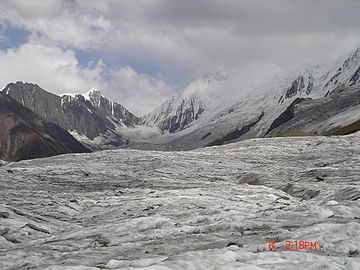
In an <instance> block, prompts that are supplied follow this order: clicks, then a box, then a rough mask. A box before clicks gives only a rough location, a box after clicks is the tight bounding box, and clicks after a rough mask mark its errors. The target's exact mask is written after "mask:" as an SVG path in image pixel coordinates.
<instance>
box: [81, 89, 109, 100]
mask: <svg viewBox="0 0 360 270" xmlns="http://www.w3.org/2000/svg"><path fill="white" fill-rule="evenodd" d="M82 96H83V97H84V98H85V99H87V100H90V99H91V98H99V97H104V96H103V95H102V94H101V92H100V91H99V90H97V89H96V88H92V89H90V90H89V91H87V92H86V93H84V94H82Z"/></svg>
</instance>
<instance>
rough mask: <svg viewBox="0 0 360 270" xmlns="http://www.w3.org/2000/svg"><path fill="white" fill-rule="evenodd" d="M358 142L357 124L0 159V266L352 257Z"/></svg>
mask: <svg viewBox="0 0 360 270" xmlns="http://www.w3.org/2000/svg"><path fill="white" fill-rule="evenodd" d="M359 142H360V133H359V132H358V133H355V134H352V135H347V136H343V137H340V136H331V137H323V136H316V137H301V138H300V137H299V138H266V139H250V140H244V141H241V142H237V143H232V144H228V145H225V146H215V147H208V148H202V149H197V150H191V151H173V152H162V151H143V150H128V149H118V150H105V151H99V152H94V153H89V154H68V155H60V156H55V157H51V158H42V159H34V160H27V161H20V162H16V163H1V165H0V166H1V167H0V269H3V270H10V269H46V270H57V269H59V270H60V269H61V270H63V269H65V270H95V269H360V223H359V221H360V187H359V181H360V178H359V175H360V166H359V164H360V144H359ZM269 241H274V243H275V249H274V250H269V249H268V242H269ZM285 241H311V242H316V243H317V247H318V248H317V249H312V250H309V249H308V250H301V249H298V250H297V249H293V250H286V249H285V243H286V242H285Z"/></svg>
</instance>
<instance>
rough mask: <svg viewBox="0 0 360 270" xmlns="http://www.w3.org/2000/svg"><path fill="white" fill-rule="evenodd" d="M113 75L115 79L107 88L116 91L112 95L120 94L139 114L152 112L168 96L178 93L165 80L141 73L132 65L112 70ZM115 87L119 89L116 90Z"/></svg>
mask: <svg viewBox="0 0 360 270" xmlns="http://www.w3.org/2000/svg"><path fill="white" fill-rule="evenodd" d="M111 76H112V77H113V80H112V81H111V82H110V85H108V86H107V88H108V89H114V91H112V93H110V95H114V96H119V95H120V100H121V101H122V102H123V103H124V104H126V106H127V107H128V108H129V109H130V111H132V112H134V113H136V114H137V115H138V116H143V115H144V114H146V113H148V112H150V111H151V110H152V109H154V108H155V107H156V106H158V105H159V104H161V103H162V102H163V101H164V100H165V98H166V97H170V96H172V95H174V94H175V93H176V90H175V88H174V87H171V86H170V85H168V84H167V83H165V82H164V81H163V80H161V79H156V78H153V77H151V76H150V75H148V74H139V73H137V72H136V71H135V70H134V69H132V68H131V67H130V66H126V67H121V68H119V69H117V70H113V71H111ZM115 89H117V91H116V92H115Z"/></svg>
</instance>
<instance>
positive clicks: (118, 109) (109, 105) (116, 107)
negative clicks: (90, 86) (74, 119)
mask: <svg viewBox="0 0 360 270" xmlns="http://www.w3.org/2000/svg"><path fill="white" fill-rule="evenodd" d="M89 99H90V102H91V104H92V105H93V106H94V107H95V108H97V109H98V110H100V111H101V112H103V113H104V114H105V115H106V116H108V117H110V118H111V119H112V120H113V121H114V122H115V123H117V124H124V125H125V126H127V127H134V126H135V125H137V124H139V123H140V119H139V118H138V117H136V116H135V115H133V114H132V113H131V112H129V111H128V110H127V109H126V108H125V107H124V106H122V105H121V104H118V103H116V102H112V101H110V100H108V99H107V98H105V97H104V96H103V95H101V93H100V92H99V91H91V92H90V93H89Z"/></svg>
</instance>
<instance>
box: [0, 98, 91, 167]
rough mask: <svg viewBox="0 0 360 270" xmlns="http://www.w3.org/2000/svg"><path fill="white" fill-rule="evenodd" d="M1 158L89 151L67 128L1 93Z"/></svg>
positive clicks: (21, 158)
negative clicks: (47, 119)
mask: <svg viewBox="0 0 360 270" xmlns="http://www.w3.org/2000/svg"><path fill="white" fill-rule="evenodd" d="M0 126H1V129H0V159H2V160H7V161H18V160H23V159H33V158H40V157H49V156H54V155H59V154H67V153H86V152H90V151H89V150H88V149H87V148H86V147H84V146H83V145H82V144H81V143H80V142H78V141H77V140H76V139H75V138H74V137H72V136H71V135H70V134H69V133H68V132H67V131H65V130H64V129H62V128H61V127H59V126H58V125H56V124H54V123H51V122H48V121H46V120H44V119H43V118H42V117H40V116H39V115H37V114H36V113H34V112H32V111H31V110H29V109H27V108H26V107H24V106H23V105H21V104H20V103H18V102H17V101H16V100H14V99H13V98H11V97H10V96H7V95H4V94H3V93H1V92H0Z"/></svg>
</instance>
